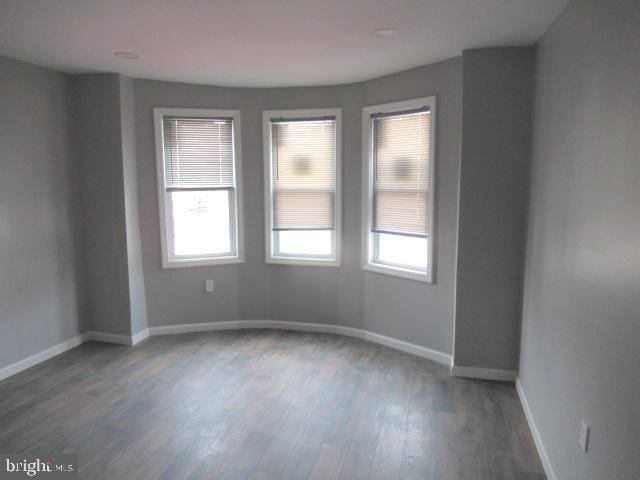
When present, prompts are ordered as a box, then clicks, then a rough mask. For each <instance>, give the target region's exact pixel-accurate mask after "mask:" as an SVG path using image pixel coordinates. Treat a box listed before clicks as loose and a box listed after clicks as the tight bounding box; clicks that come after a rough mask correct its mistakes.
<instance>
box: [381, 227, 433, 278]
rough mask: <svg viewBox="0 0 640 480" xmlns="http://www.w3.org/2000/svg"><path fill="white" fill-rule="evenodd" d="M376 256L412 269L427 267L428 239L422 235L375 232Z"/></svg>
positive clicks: (384, 261) (392, 263)
mask: <svg viewBox="0 0 640 480" xmlns="http://www.w3.org/2000/svg"><path fill="white" fill-rule="evenodd" d="M377 237H378V258H377V259H376V260H378V261H380V262H383V263H388V264H391V265H397V266H401V267H409V268H414V269H420V270H426V269H427V248H428V240H427V239H426V238H422V237H407V236H404V235H389V234H386V233H380V234H377Z"/></svg>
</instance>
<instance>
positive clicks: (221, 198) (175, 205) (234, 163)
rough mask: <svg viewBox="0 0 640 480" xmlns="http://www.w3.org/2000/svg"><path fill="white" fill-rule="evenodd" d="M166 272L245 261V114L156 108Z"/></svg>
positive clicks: (157, 160)
mask: <svg viewBox="0 0 640 480" xmlns="http://www.w3.org/2000/svg"><path fill="white" fill-rule="evenodd" d="M154 120H155V133H156V166H157V171H158V199H159V207H160V225H161V243H162V265H163V267H164V268H176V267H193V266H202V265H219V264H228V263H240V262H242V261H243V238H242V234H243V232H242V188H241V178H242V170H241V161H240V113H239V111H237V110H208V109H176V108H155V109H154Z"/></svg>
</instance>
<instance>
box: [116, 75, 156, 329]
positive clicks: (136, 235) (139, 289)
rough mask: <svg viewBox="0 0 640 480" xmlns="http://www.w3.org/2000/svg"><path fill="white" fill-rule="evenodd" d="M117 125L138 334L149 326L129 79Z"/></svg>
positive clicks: (123, 81) (133, 324) (133, 321)
mask: <svg viewBox="0 0 640 480" xmlns="http://www.w3.org/2000/svg"><path fill="white" fill-rule="evenodd" d="M120 126H121V136H122V166H123V172H122V173H123V179H122V181H123V189H124V206H125V212H124V215H125V224H126V240H127V269H128V273H129V300H130V303H129V311H130V316H131V332H132V333H134V334H135V333H138V332H140V331H142V330H144V329H146V328H147V327H148V326H149V321H148V318H147V302H146V295H145V288H144V271H143V269H142V246H141V240H140V219H139V217H138V165H137V159H136V128H135V91H134V84H133V80H132V79H131V78H127V77H123V76H121V77H120Z"/></svg>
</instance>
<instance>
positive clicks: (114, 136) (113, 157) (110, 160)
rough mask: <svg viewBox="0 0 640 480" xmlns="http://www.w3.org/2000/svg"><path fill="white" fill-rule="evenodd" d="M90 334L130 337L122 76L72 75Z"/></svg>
mask: <svg viewBox="0 0 640 480" xmlns="http://www.w3.org/2000/svg"><path fill="white" fill-rule="evenodd" d="M72 82H73V105H74V107H75V123H76V132H75V133H76V144H77V152H78V164H79V171H80V182H79V183H80V185H79V188H80V189H81V205H82V208H81V211H80V215H79V217H80V223H81V225H82V245H83V250H84V258H83V263H84V271H85V280H86V305H87V308H86V312H85V313H86V319H87V322H88V328H89V330H97V331H101V332H107V333H114V334H121V335H130V334H131V311H130V300H129V298H130V297H129V272H128V266H127V231H126V221H125V192H124V183H123V178H124V177H123V175H124V172H123V161H122V156H123V144H122V125H121V120H122V119H121V112H120V76H119V75H116V74H95V75H75V76H73V80H72Z"/></svg>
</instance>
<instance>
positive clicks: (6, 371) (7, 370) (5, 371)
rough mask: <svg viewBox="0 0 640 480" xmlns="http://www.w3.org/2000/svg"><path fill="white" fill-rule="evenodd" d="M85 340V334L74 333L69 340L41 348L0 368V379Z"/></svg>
mask: <svg viewBox="0 0 640 480" xmlns="http://www.w3.org/2000/svg"><path fill="white" fill-rule="evenodd" d="M85 341H86V337H85V334H82V335H76V336H75V337H73V338H70V339H69V340H65V341H64V342H61V343H58V344H57V345H54V346H52V347H49V348H47V349H45V350H41V351H39V352H38V353H34V354H33V355H31V356H29V357H27V358H23V359H22V360H18V361H17V362H15V363H12V364H11V365H7V366H6V367H4V368H2V369H0V380H4V379H5V378H8V377H10V376H11V375H15V374H16V373H19V372H21V371H23V370H26V369H27V368H30V367H33V366H34V365H37V364H38V363H41V362H44V361H45V360H49V359H50V358H52V357H55V356H56V355H60V354H61V353H64V352H66V351H67V350H71V349H72V348H74V347H77V346H78V345H80V344H81V343H83V342H85Z"/></svg>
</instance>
